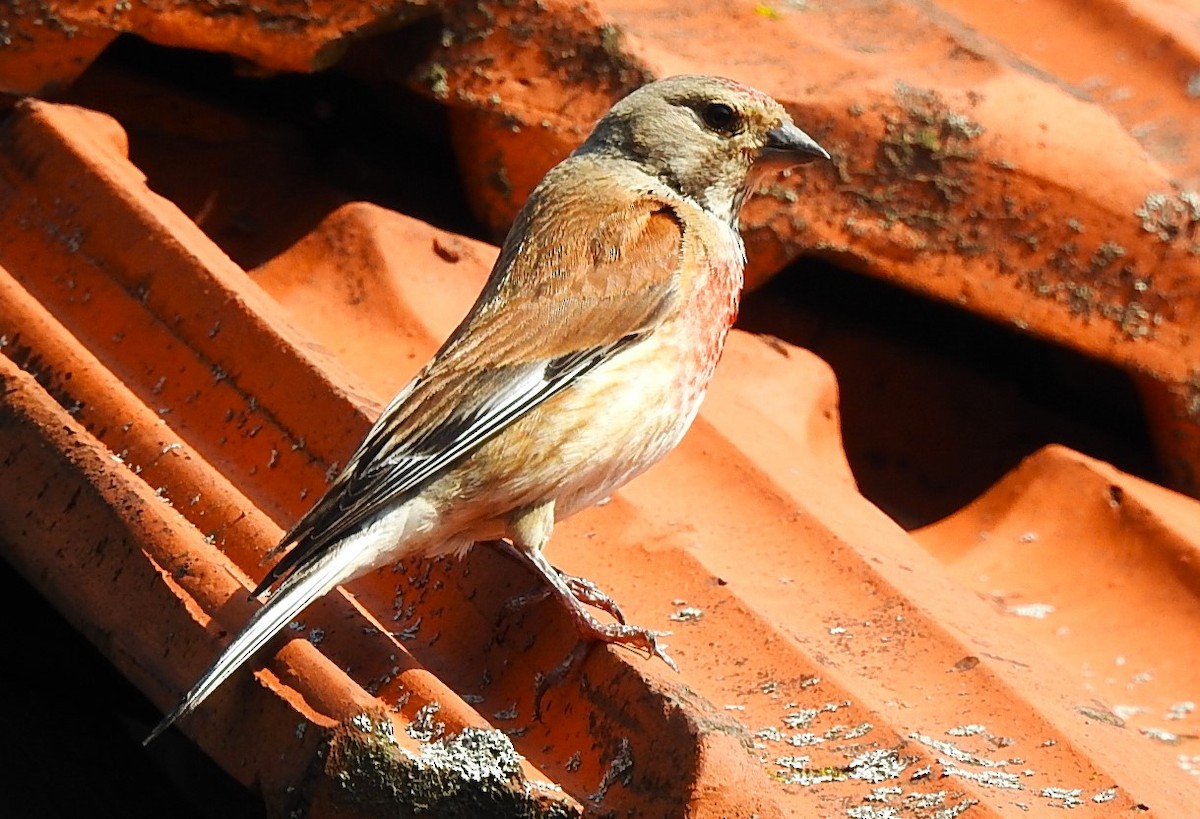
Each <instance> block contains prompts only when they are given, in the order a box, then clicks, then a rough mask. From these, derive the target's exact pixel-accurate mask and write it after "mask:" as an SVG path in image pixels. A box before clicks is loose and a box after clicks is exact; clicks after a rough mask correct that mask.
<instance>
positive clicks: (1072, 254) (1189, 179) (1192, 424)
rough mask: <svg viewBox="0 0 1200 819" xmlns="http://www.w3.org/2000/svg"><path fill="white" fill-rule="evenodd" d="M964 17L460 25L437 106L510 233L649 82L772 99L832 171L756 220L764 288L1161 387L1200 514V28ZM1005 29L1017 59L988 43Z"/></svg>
mask: <svg viewBox="0 0 1200 819" xmlns="http://www.w3.org/2000/svg"><path fill="white" fill-rule="evenodd" d="M945 6H946V9H945V10H937V9H935V8H933V7H932V6H931V5H930V4H928V3H917V2H912V3H888V4H879V3H873V2H871V3H868V2H848V3H823V4H807V3H801V4H789V3H785V2H780V3H758V4H755V3H749V2H747V3H739V4H733V5H731V4H728V3H724V2H716V0H700V2H694V3H687V4H680V3H677V2H669V0H661V1H660V2H653V1H652V2H649V3H647V2H644V0H638V2H624V1H623V0H594V2H592V3H589V4H587V5H580V4H577V3H566V2H547V1H546V0H536V2H535V0H520V1H519V2H504V3H494V4H491V3H487V4H478V5H476V4H462V5H461V6H456V7H455V8H456V9H458V13H456V14H455V15H454V16H453V17H452V19H451V20H450V22H449V25H448V28H449V31H451V32H452V36H447V37H446V38H444V40H445V42H446V43H447V45H446V46H445V47H444V48H442V49H441V51H439V52H438V53H436V54H435V55H434V56H433V58H432V59H431V60H429V61H428V63H427V64H426V65H425V67H424V69H423V70H422V71H421V73H420V76H419V78H418V79H417V80H416V82H417V83H419V84H421V85H423V87H425V88H426V89H427V90H428V92H429V93H431V94H433V95H434V96H436V97H437V98H440V99H444V100H446V102H447V104H449V105H450V106H451V109H452V111H453V119H452V122H453V124H454V125H455V142H456V147H457V149H458V151H459V154H460V157H461V161H462V165H463V168H464V173H465V175H466V184H467V186H468V190H469V191H470V193H471V201H472V203H473V205H474V207H475V209H476V212H477V213H478V214H479V215H480V217H481V218H483V219H484V220H485V221H487V222H488V223H489V224H491V225H492V226H493V228H494V229H495V230H496V231H497V232H500V231H502V230H503V227H504V226H506V225H507V224H508V221H509V220H510V219H511V218H512V215H513V213H514V212H515V209H516V207H518V206H519V204H520V202H522V201H523V200H524V197H525V195H526V193H527V192H528V190H529V189H530V187H531V186H532V185H533V184H535V183H536V181H537V180H538V179H539V178H540V177H541V174H542V173H543V172H544V171H545V169H546V168H548V167H549V166H550V165H552V164H553V163H554V162H555V161H556V160H557V159H558V158H560V157H561V156H562V155H563V154H565V153H566V152H567V151H568V150H570V148H571V147H572V146H574V145H575V144H576V143H577V142H578V140H579V139H580V138H581V137H582V135H583V134H584V133H586V129H587V128H588V126H589V124H590V123H591V122H592V121H593V120H594V119H595V117H596V116H597V115H598V114H600V113H601V112H603V111H604V110H605V109H606V108H607V107H608V105H609V104H610V103H611V102H612V101H613V100H614V99H615V98H616V97H618V96H620V95H621V94H622V93H623V92H625V91H627V90H629V89H630V88H632V87H634V86H635V85H636V84H638V83H639V82H641V81H643V80H644V79H645V78H648V77H655V76H665V75H669V74H677V73H720V74H726V75H728V76H731V77H733V78H735V79H742V80H745V81H747V82H752V83H753V84H754V85H756V86H758V87H761V88H763V89H764V90H766V91H768V92H770V93H771V94H773V95H774V96H776V97H777V98H779V99H780V100H782V101H783V102H784V103H785V104H786V105H787V106H788V107H789V108H790V109H791V111H792V112H793V115H794V117H795V119H796V120H797V122H799V123H800V124H801V126H802V127H804V128H807V129H808V130H809V131H810V132H811V133H812V134H813V135H814V136H815V137H816V138H817V139H818V140H819V141H820V142H821V143H822V144H823V145H824V146H825V147H826V148H827V149H828V150H829V151H830V153H831V154H832V155H833V157H834V162H833V165H832V166H831V167H828V168H826V169H821V168H815V169H808V168H806V169H805V170H804V171H803V172H802V173H796V174H793V175H792V176H791V177H790V178H788V179H784V180H781V181H780V182H779V183H778V184H774V185H771V186H769V187H768V189H767V190H766V192H765V195H762V196H759V197H758V198H757V199H755V200H751V202H750V203H749V205H748V207H747V210H746V213H745V215H744V218H743V220H742V221H743V224H744V225H745V226H746V229H747V230H746V232H747V247H748V249H749V256H750V270H749V272H748V275H749V279H750V281H751V283H752V285H753V283H755V282H760V281H762V280H763V278H765V277H766V276H768V275H771V274H773V273H775V272H777V271H778V270H779V269H780V268H781V267H783V265H784V264H785V263H786V262H787V261H788V260H791V259H794V258H796V257H798V256H801V255H806V254H807V255H819V256H822V257H825V258H827V259H831V260H834V261H836V262H837V263H838V264H841V265H844V266H848V267H853V268H855V269H858V270H862V271H865V272H867V273H869V274H871V275H874V276H878V277H881V278H883V279H886V280H888V281H891V282H895V283H898V284H900V285H902V286H904V287H907V288H910V289H912V290H915V291H917V292H920V293H923V294H926V295H929V296H932V297H934V298H937V299H941V300H944V301H946V302H949V303H952V304H955V305H956V306H959V307H961V308H964V309H967V310H972V311H975V312H977V313H979V314H980V315H983V316H986V317H987V318H989V319H993V320H995V321H999V322H1002V323H1005V324H1008V325H1011V326H1014V327H1016V328H1018V329H1019V330H1021V331H1024V332H1029V333H1033V334H1036V335H1038V336H1040V337H1042V338H1045V339H1047V340H1049V341H1052V342H1054V343H1056V344H1061V345H1064V346H1067V347H1070V348H1072V349H1075V350H1077V351H1079V352H1082V353H1084V354H1085V355H1088V356H1093V357H1098V358H1102V359H1105V360H1107V361H1110V362H1112V363H1113V364H1115V365H1117V366H1119V367H1121V368H1123V369H1125V370H1126V371H1127V372H1128V373H1129V374H1130V375H1131V376H1133V377H1134V378H1135V380H1137V381H1138V383H1139V384H1140V385H1141V388H1142V391H1143V397H1144V401H1145V405H1146V411H1147V413H1148V414H1150V415H1151V416H1152V417H1153V430H1154V435H1155V438H1156V442H1157V444H1158V446H1159V448H1160V453H1161V457H1162V460H1163V463H1164V465H1165V466H1166V468H1167V469H1168V470H1169V472H1170V475H1171V478H1172V480H1173V481H1174V483H1175V485H1176V487H1177V488H1179V489H1181V490H1183V491H1186V492H1189V493H1191V494H1193V495H1196V494H1200V426H1198V425H1200V410H1198V409H1197V407H1198V406H1200V397H1198V396H1200V335H1198V334H1197V333H1196V332H1195V328H1196V327H1197V326H1200V305H1198V302H1197V299H1198V297H1200V192H1198V190H1197V186H1198V185H1200V137H1198V136H1197V131H1196V129H1195V127H1194V120H1195V110H1194V109H1195V97H1196V95H1197V94H1200V69H1197V66H1198V65H1200V41H1198V39H1197V37H1196V36H1195V34H1194V32H1195V30H1196V27H1197V25H1200V13H1198V12H1197V10H1196V9H1195V8H1194V6H1186V5H1183V4H1172V3H1166V2H1153V1H1152V0H1147V2H1144V3H1125V2H1120V0H1100V2H1096V3H1087V4H1079V3H1072V2H1065V1H1064V2H1054V0H1043V2H1038V3H1028V2H1026V3H1021V2H1009V1H1008V0H1001V1H1000V2H997V3H978V2H967V1H966V0H962V2H950V3H947V4H945ZM1083 7H1086V8H1087V11H1086V12H1082V11H1080V9H1081V8H1083ZM956 12H957V13H961V15H962V16H961V18H960V17H956V16H955V13H956ZM718 19H719V20H720V23H719V24H717V25H714V24H713V21H714V20H718ZM1066 20H1071V21H1072V23H1073V25H1072V26H1070V27H1067V26H1066V25H1065V21H1066ZM993 21H994V22H996V26H997V30H998V33H999V34H1000V35H1001V43H1003V45H1001V44H1000V43H997V42H992V41H989V40H987V39H985V38H984V37H982V36H981V35H980V34H979V33H978V32H977V31H976V30H975V29H973V28H971V24H972V23H973V24H975V25H978V26H979V27H980V28H984V27H986V26H987V25H988V24H989V23H991V22H993ZM1056 23H1059V24H1063V25H1056ZM1189 30H1190V31H1192V32H1193V33H1192V34H1191V35H1190V36H1189V35H1187V34H1185V33H1182V32H1187V31H1189ZM728 31H736V32H737V34H736V36H729V35H728V34H727V32H728ZM1057 31H1062V32H1063V34H1062V35H1056V33H1055V32H1057ZM1177 33H1179V34H1178V36H1176V35H1177ZM1060 36H1061V39H1060V38H1059V37H1060ZM1080 43H1084V44H1085V45H1081V44H1080ZM1151 43H1153V45H1150V44H1151ZM751 44H752V45H751ZM1004 46H1007V47H1008V49H1012V50H1007V49H1006V48H1005V47H1004ZM1093 53H1095V54H1098V55H1101V56H1099V57H1097V59H1096V60H1094V61H1093V60H1092V59H1091V56H1092V54H1093Z"/></svg>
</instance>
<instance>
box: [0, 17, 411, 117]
mask: <svg viewBox="0 0 1200 819" xmlns="http://www.w3.org/2000/svg"><path fill="white" fill-rule="evenodd" d="M431 13H432V11H431V9H430V4H429V3H427V2H425V0H390V2H378V3H359V2H353V1H352V0H308V2H304V3H294V2H288V0H256V2H244V0H222V2H220V3H177V2H169V0H132V1H131V0H113V2H112V3H111V4H108V3H90V2H79V0H13V2H11V3H8V4H6V8H5V9H4V10H2V11H0V93H6V94H41V95H50V94H58V93H61V92H62V91H63V90H64V89H65V88H66V87H67V86H68V85H69V84H70V83H71V82H73V81H74V80H75V79H76V78H77V77H78V76H79V75H80V74H81V73H83V71H84V70H85V69H86V68H87V67H88V66H89V65H90V64H91V62H92V61H93V60H95V59H96V57H97V56H98V55H99V54H100V52H101V51H103V50H104V48H105V47H106V46H107V45H108V44H109V43H111V42H112V40H113V39H114V38H115V37H116V36H117V35H118V34H121V33H122V32H136V33H137V35H138V36H139V37H142V38H145V39H147V40H149V41H150V42H153V43H158V44H160V45H166V46H176V47H179V48H192V49H201V50H205V51H223V52H226V53H228V54H232V55H234V56H236V57H237V58H239V59H241V60H244V61H245V63H246V65H247V67H251V66H252V67H254V70H263V69H268V70H276V71H278V70H287V71H315V70H319V69H322V68H326V67H328V66H329V65H331V64H333V63H334V62H336V61H337V59H338V58H339V57H340V56H341V55H342V53H343V52H344V51H345V49H346V45H347V42H348V40H350V39H353V38H355V37H362V36H364V35H365V34H367V33H378V32H380V31H386V30H387V29H390V28H395V27H397V26H401V25H404V24H406V23H410V22H412V21H413V20H415V19H419V18H421V17H427V16H429V15H430V14H431Z"/></svg>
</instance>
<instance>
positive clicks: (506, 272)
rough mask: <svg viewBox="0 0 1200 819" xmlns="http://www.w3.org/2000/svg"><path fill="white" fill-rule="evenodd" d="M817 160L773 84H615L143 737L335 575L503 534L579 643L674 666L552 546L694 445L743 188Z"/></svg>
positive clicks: (182, 712)
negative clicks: (619, 91) (552, 555)
mask: <svg viewBox="0 0 1200 819" xmlns="http://www.w3.org/2000/svg"><path fill="white" fill-rule="evenodd" d="M817 159H829V154H828V153H827V152H826V151H825V149H824V148H822V147H821V146H820V145H819V144H818V143H817V142H816V141H815V140H814V139H813V138H812V137H810V136H809V135H808V134H806V133H805V132H804V131H802V130H801V129H800V128H798V127H797V126H796V125H795V123H794V122H793V121H792V118H791V116H790V115H789V114H788V112H787V111H786V110H785V109H784V107H783V106H782V105H781V104H780V103H779V102H777V101H776V100H774V99H773V98H772V97H770V96H769V95H767V94H765V93H763V92H761V91H758V90H755V89H753V88H751V87H749V86H746V85H743V84H741V83H739V82H736V81H734V80H730V79H725V78H721V77H712V76H700V75H682V76H673V77H667V78H663V79H659V80H655V81H652V82H649V83H647V84H646V85H643V86H641V87H640V88H638V89H636V90H634V91H633V92H631V93H630V94H628V95H627V96H625V97H624V98H623V99H620V100H618V101H617V102H616V103H615V104H614V105H613V106H612V108H611V109H610V110H609V111H608V113H606V114H605V115H604V116H603V117H602V118H601V119H600V120H599V121H598V122H597V123H596V125H595V127H594V129H593V130H592V132H591V133H590V135H589V136H588V137H587V138H586V139H585V140H584V142H583V143H582V144H581V145H580V146H579V147H578V148H577V149H576V150H574V151H573V152H572V153H571V154H570V155H569V156H568V157H567V158H565V159H564V160H563V161H562V162H560V163H559V164H558V165H556V166H555V167H553V168H551V169H550V170H549V171H548V172H547V173H546V175H545V177H544V178H543V179H542V180H541V182H540V183H539V184H538V185H537V186H536V187H535V188H534V190H533V191H532V192H531V193H530V195H529V197H528V199H527V200H526V202H525V203H524V205H523V206H522V208H521V209H520V211H519V212H518V214H517V216H516V217H515V220H514V222H513V225H512V227H511V229H510V231H509V233H508V236H507V238H506V239H505V241H504V243H503V245H502V247H501V249H500V253H499V255H498V257H497V259H496V262H495V265H494V267H493V268H492V272H491V274H490V276H489V278H488V280H487V282H486V284H485V285H484V288H483V290H482V292H481V293H480V295H479V297H478V300H477V301H476V302H475V304H474V306H473V307H472V308H471V309H470V311H469V312H468V313H467V315H466V317H465V318H464V319H463V321H462V323H461V324H460V325H459V326H458V328H457V329H456V330H455V331H454V332H453V333H452V334H451V335H450V337H449V338H448V339H447V341H446V342H445V343H444V344H443V345H442V346H441V348H440V349H439V350H438V351H437V353H436V354H435V355H434V356H433V358H432V359H431V360H430V361H429V362H428V363H427V364H426V365H425V366H424V367H423V368H422V369H421V370H420V372H419V373H418V374H417V375H416V376H415V377H414V378H413V379H412V380H411V381H410V382H409V383H408V384H407V386H405V387H404V388H403V389H401V391H400V392H399V393H398V394H397V395H396V396H395V398H393V399H392V401H391V402H390V403H389V404H388V405H387V406H386V408H385V409H384V410H383V413H382V414H381V415H380V416H379V418H378V420H377V421H376V422H375V424H374V425H373V426H372V427H371V429H370V430H369V431H368V432H367V434H366V437H365V438H364V439H363V441H362V443H361V445H360V446H359V448H358V449H357V451H356V452H355V453H354V455H353V456H351V457H350V459H349V460H348V461H347V463H346V466H345V468H344V469H343V470H342V472H341V473H340V474H339V475H338V476H337V477H336V478H335V479H334V480H333V481H332V482H331V483H330V485H329V486H328V487H327V489H326V491H325V493H324V494H323V495H322V497H321V498H320V499H319V500H318V501H317V502H316V503H315V504H314V506H313V507H312V508H311V509H310V510H309V511H308V512H307V513H306V514H305V515H303V516H302V517H301V518H300V520H299V521H298V522H297V523H296V524H295V525H294V526H293V527H292V528H291V529H290V530H289V531H288V532H287V533H286V534H285V535H284V536H283V539H282V540H281V541H280V543H279V546H278V547H276V549H275V550H273V554H280V553H282V554H283V557H282V558H280V559H279V561H278V562H277V563H275V564H274V566H273V567H272V568H271V569H270V570H269V571H268V572H267V574H266V576H265V578H264V579H263V580H262V582H261V583H260V584H259V585H258V587H257V588H256V589H254V591H253V592H252V595H253V596H254V597H255V598H259V597H262V596H263V595H266V598H265V602H264V604H263V605H262V606H261V607H260V608H258V609H257V610H256V611H255V613H254V614H253V615H252V616H251V617H250V619H249V621H248V622H247V623H246V625H245V626H244V627H243V629H242V630H241V631H240V632H239V633H238V634H237V635H236V636H235V637H234V638H233V640H232V641H231V642H230V643H229V644H228V645H227V646H226V647H225V648H224V649H223V650H222V651H221V652H220V653H219V654H218V656H217V658H216V660H215V661H214V662H213V664H212V665H211V667H210V668H209V669H208V670H207V671H205V672H204V674H203V675H202V676H201V677H200V678H199V680H198V681H197V682H196V683H195V685H194V686H193V687H192V688H191V689H190V690H189V691H188V692H187V693H186V694H185V695H184V696H183V698H182V699H181V700H180V701H179V703H178V705H177V706H176V707H175V708H174V709H173V710H172V711H171V712H170V713H168V714H167V715H166V716H165V717H163V719H162V721H161V722H160V723H159V724H158V725H157V726H156V727H155V728H154V730H153V731H152V732H151V733H150V735H149V736H148V737H147V738H146V740H145V742H146V743H149V742H150V741H152V740H153V739H154V738H156V737H158V736H159V735H160V734H162V732H163V731H165V730H166V729H167V728H168V727H169V726H170V725H172V724H173V723H174V722H176V721H177V720H179V719H181V718H183V717H185V716H187V715H189V714H191V713H192V712H194V711H195V710H196V709H197V707H198V706H199V705H200V704H201V703H202V702H203V701H204V700H205V698H207V697H208V696H209V695H210V694H212V692H213V691H214V690H216V689H217V688H218V687H219V686H220V685H221V684H222V683H223V682H224V681H225V680H226V679H228V677H229V676H230V675H231V674H233V673H234V672H235V671H236V670H237V669H238V668H240V667H241V666H242V665H243V664H245V663H246V662H247V661H249V660H250V659H251V657H252V656H253V655H254V654H255V653H256V652H257V651H258V650H259V649H261V648H262V647H263V646H264V645H265V644H266V643H267V642H268V641H269V640H270V639H271V638H272V637H273V636H274V635H275V634H276V633H278V632H279V631H280V630H281V629H282V628H283V627H284V626H286V625H287V624H288V623H289V622H291V621H292V620H293V619H294V618H295V617H296V616H297V615H298V614H299V613H300V612H301V611H303V610H304V608H305V607H306V606H308V604H309V603H311V602H312V601H313V600H315V599H317V598H318V597H320V596H321V595H324V594H325V593H327V592H329V591H330V590H331V589H333V588H334V587H335V586H338V585H341V584H343V583H346V582H348V581H349V580H352V579H354V578H355V577H358V576H360V575H362V574H365V573H366V572H368V571H370V570H372V569H375V568H377V567H381V566H385V565H390V564H395V563H397V562H399V561H401V560H404V561H408V560H412V559H427V558H428V559H431V558H435V557H439V556H442V555H450V554H462V553H464V552H465V551H466V550H468V549H469V548H471V546H472V545H473V544H476V543H483V542H487V541H496V542H499V543H500V544H501V545H502V546H503V547H504V548H505V549H507V550H508V551H509V552H510V553H511V554H512V555H513V556H515V557H516V558H517V559H518V560H519V561H520V562H521V563H523V564H524V565H526V566H528V567H529V568H530V569H531V570H532V571H533V572H534V573H535V574H536V575H537V576H539V577H540V578H541V579H542V580H543V581H544V582H545V584H546V588H547V589H548V590H549V593H550V594H551V595H553V596H554V597H555V598H557V599H558V600H560V601H561V602H562V604H563V605H564V606H565V608H566V611H567V612H568V613H569V615H570V618H571V620H572V621H573V623H574V625H575V627H576V628H577V629H578V631H579V635H580V642H581V644H585V643H590V642H593V641H601V642H604V643H612V644H618V645H623V646H626V647H628V648H631V649H634V650H637V651H640V652H644V653H646V655H647V656H648V657H654V656H657V657H659V658H660V659H662V660H663V662H665V663H666V664H667V665H668V666H670V667H671V668H673V669H675V670H678V668H677V666H676V664H675V662H674V660H673V659H672V658H671V657H670V655H669V654H668V653H667V652H666V650H665V648H664V647H663V646H662V645H661V644H660V643H659V640H658V637H659V636H661V633H660V632H654V631H652V630H650V629H645V628H640V627H637V626H632V625H628V624H626V622H625V618H624V616H623V615H622V613H621V610H620V607H619V606H617V604H616V603H615V602H614V601H613V600H612V599H611V598H610V597H608V595H606V594H605V593H604V592H602V591H601V590H600V589H599V587H597V586H596V585H595V584H593V583H591V582H590V581H588V580H586V579H584V578H579V577H574V576H572V575H569V574H566V573H563V572H560V571H559V570H557V569H556V568H555V567H554V566H553V565H551V563H550V562H549V560H548V559H547V558H546V556H545V555H544V553H543V548H544V547H545V546H546V544H547V542H548V540H549V539H550V535H551V532H552V531H553V529H554V526H555V523H556V522H557V521H560V520H562V519H564V518H566V517H568V516H570V515H571V514H573V513H575V512H577V511H578V510H580V509H583V508H585V507H588V506H591V505H594V504H597V503H599V502H602V501H604V500H605V499H607V498H608V497H609V496H611V495H612V493H613V492H614V491H615V490H617V489H618V488H619V487H621V486H622V485H624V484H625V483H626V482H627V481H629V480H630V479H632V478H633V477H635V476H636V475H638V474H640V473H641V472H643V471H644V470H646V469H647V468H649V467H650V466H652V465H653V464H654V463H656V462H657V461H659V460H660V459H661V458H662V457H663V456H664V455H666V454H667V452H669V451H670V450H671V449H673V448H674V447H675V446H676V444H678V443H679V441H680V439H681V438H682V437H683V435H684V433H685V432H686V431H687V429H688V427H689V426H690V425H691V423H692V421H693V420H694V418H695V417H696V414H697V412H698V410H699V407H700V403H701V400H702V398H703V397H704V393H705V390H706V389H707V386H708V382H709V379H710V377H711V376H712V374H713V369H714V367H715V366H716V364H717V360H718V359H719V358H720V355H721V351H722V348H723V346H724V342H725V337H726V334H727V333H728V330H729V328H730V326H731V325H732V324H733V321H734V319H735V318H736V316H737V310H738V302H739V298H740V295H741V290H742V283H743V269H744V265H745V261H746V257H745V247H744V244H743V241H742V237H741V233H740V229H739V225H738V216H739V213H740V211H741V209H742V205H743V203H744V202H745V200H746V198H747V196H748V195H749V194H750V193H751V192H752V190H753V189H754V188H755V187H756V186H757V185H758V184H759V183H760V182H761V181H762V180H763V179H764V178H765V177H766V176H767V175H769V174H771V173H775V172H778V171H779V170H781V169H784V168H788V167H791V166H795V165H800V164H804V163H807V162H811V161H814V160H817ZM285 550H286V551H285ZM586 607H593V608H596V609H599V610H602V611H605V612H608V613H609V614H610V615H612V617H613V620H614V622H606V623H602V622H601V621H599V620H598V619H597V618H596V617H595V616H593V614H592V613H591V612H590V611H588V609H587V608H586Z"/></svg>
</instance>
